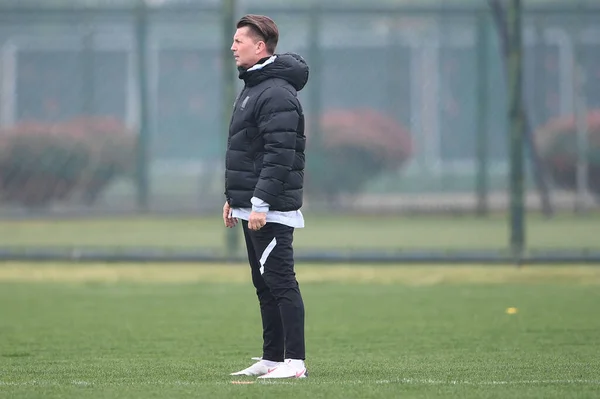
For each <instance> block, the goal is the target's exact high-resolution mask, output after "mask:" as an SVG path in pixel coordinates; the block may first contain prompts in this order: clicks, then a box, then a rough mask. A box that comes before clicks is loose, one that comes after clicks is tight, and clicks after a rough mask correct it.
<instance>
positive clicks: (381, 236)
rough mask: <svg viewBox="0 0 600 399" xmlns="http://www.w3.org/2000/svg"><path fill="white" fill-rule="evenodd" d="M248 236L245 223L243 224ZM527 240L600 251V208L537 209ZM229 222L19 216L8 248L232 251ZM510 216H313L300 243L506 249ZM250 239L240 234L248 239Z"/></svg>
mask: <svg viewBox="0 0 600 399" xmlns="http://www.w3.org/2000/svg"><path fill="white" fill-rule="evenodd" d="M236 230H237V233H238V234H239V236H238V237H241V233H240V230H241V229H239V228H238V229H236ZM525 232H526V243H527V247H528V248H529V249H536V250H581V249H595V250H600V239H599V238H598V237H600V214H588V215H585V216H574V215H566V214H565V215H559V216H556V217H555V218H553V219H550V220H545V219H543V218H541V217H540V216H536V215H530V216H529V217H528V218H527V225H526V231H525ZM225 236H226V229H225V227H223V221H222V220H221V219H220V218H219V217H218V215H216V217H198V218H174V217H172V218H148V217H143V218H119V219H111V218H108V219H91V220H90V219H80V220H18V221H3V222H2V223H1V224H0V238H1V246H3V247H38V246H50V247H54V246H61V247H92V248H94V247H95V248H98V247H101V248H115V249H118V248H124V249H127V248H135V247H150V248H153V249H158V248H162V249H173V250H177V249H190V248H203V249H210V250H214V251H224V248H225ZM508 240H509V225H508V222H507V218H506V216H505V215H504V216H502V215H497V216H490V217H488V218H475V217H472V216H464V217H439V216H429V217H428V216H415V217H407V216H398V215H379V216H375V215H318V214H311V213H308V214H307V215H306V229H299V230H297V232H296V234H295V246H296V248H298V249H299V250H327V249H330V250H340V251H344V250H369V251H377V250H403V249H404V250H407V249H408V250H420V249H422V250H428V249H429V250H486V249H487V250H502V249H506V248H508ZM242 241H243V240H242V239H241V238H240V242H242Z"/></svg>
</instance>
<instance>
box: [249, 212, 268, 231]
mask: <svg viewBox="0 0 600 399" xmlns="http://www.w3.org/2000/svg"><path fill="white" fill-rule="evenodd" d="M265 224H267V214H266V213H263V212H255V211H252V212H251V213H250V217H249V218H248V228H249V229H250V230H260V229H261V228H262V227H263V226H264V225H265Z"/></svg>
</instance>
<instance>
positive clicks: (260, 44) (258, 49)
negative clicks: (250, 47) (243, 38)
mask: <svg viewBox="0 0 600 399" xmlns="http://www.w3.org/2000/svg"><path fill="white" fill-rule="evenodd" d="M265 46H266V44H265V42H263V41H262V40H260V41H259V42H258V43H256V51H255V53H256V54H258V53H261V52H262V51H263V50H264V49H265Z"/></svg>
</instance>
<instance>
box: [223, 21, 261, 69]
mask: <svg viewBox="0 0 600 399" xmlns="http://www.w3.org/2000/svg"><path fill="white" fill-rule="evenodd" d="M263 47H264V42H262V41H258V40H256V38H254V37H253V36H252V34H251V31H250V28H249V27H247V26H242V27H241V28H239V29H238V30H236V31H235V35H234V36H233V44H232V45H231V51H232V52H233V57H234V58H235V65H236V66H238V67H243V68H250V67H251V66H253V65H254V64H256V63H257V62H258V60H260V59H261V56H260V55H261V53H262V52H263V50H264V49H263Z"/></svg>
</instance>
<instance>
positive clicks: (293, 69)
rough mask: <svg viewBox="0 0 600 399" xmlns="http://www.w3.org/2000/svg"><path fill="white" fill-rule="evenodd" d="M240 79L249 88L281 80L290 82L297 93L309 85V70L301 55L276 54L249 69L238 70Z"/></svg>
mask: <svg viewBox="0 0 600 399" xmlns="http://www.w3.org/2000/svg"><path fill="white" fill-rule="evenodd" d="M238 70H239V78H240V79H243V80H244V81H245V82H246V84H247V85H248V86H256V85H257V84H259V83H260V82H262V81H264V80H267V79H272V78H280V79H284V80H286V81H287V82H289V83H290V84H291V85H292V86H293V87H294V88H295V89H296V90H297V91H300V90H302V89H303V88H304V86H306V83H308V75H309V68H308V65H307V64H306V61H304V58H302V57H301V56H300V55H298V54H295V53H284V54H275V55H273V56H271V57H269V58H263V59H262V60H260V61H259V62H258V63H257V64H256V65H254V66H253V67H250V68H248V69H244V68H238Z"/></svg>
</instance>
